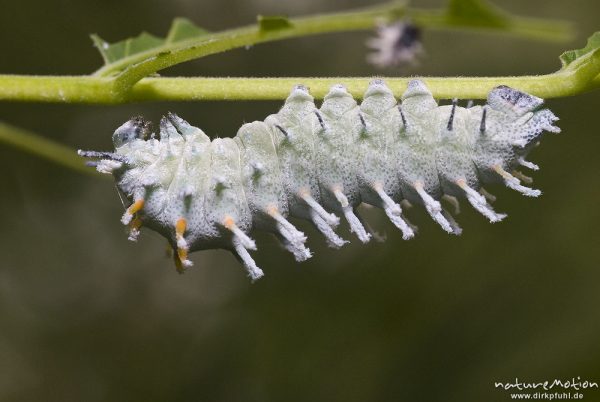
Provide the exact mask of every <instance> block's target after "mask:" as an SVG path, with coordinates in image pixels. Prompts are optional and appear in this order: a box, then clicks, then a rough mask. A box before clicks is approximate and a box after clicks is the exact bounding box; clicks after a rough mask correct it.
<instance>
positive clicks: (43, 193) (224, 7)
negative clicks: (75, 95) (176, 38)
mask: <svg viewBox="0 0 600 402" xmlns="http://www.w3.org/2000/svg"><path fill="white" fill-rule="evenodd" d="M367 4H369V2H367V1H359V0H336V1H328V2H323V1H316V0H306V1H280V0H252V1H249V0H235V1H227V2H226V1H218V0H210V1H193V0H176V1H164V0H163V1H158V0H143V1H142V0H136V1H116V0H106V1H102V2H99V1H76V0H60V1H59V0H50V1H49V0H21V1H19V2H17V1H3V2H2V11H1V14H0V34H1V35H0V37H1V38H2V40H1V42H0V52H1V54H2V57H0V72H1V73H39V74H86V73H89V72H92V71H94V70H95V69H96V68H98V67H99V66H100V65H101V59H100V56H99V55H98V54H97V52H96V50H95V49H94V48H93V47H92V45H91V41H90V39H89V38H88V34H89V33H98V34H100V35H101V36H102V37H103V38H105V39H107V40H109V41H116V40H120V39H123V38H125V37H128V36H132V35H136V34H137V33H139V32H140V31H142V30H147V31H149V32H151V33H154V34H157V35H161V34H164V33H165V32H166V31H167V29H168V27H169V25H170V21H171V19H172V18H173V17H175V16H186V17H188V18H189V19H191V20H193V21H194V22H196V23H197V24H199V25H200V26H203V27H206V28H208V29H211V30H219V29H223V28H226V27H233V26H238V25H242V24H246V23H250V22H252V21H253V20H254V17H255V15H256V14H259V13H260V14H281V13H283V14H290V15H298V14H305V13H316V12H322V11H333V10H339V9H344V8H349V7H354V6H360V5H367ZM414 4H415V5H422V6H429V5H437V4H439V2H419V1H415V2H414ZM497 4H498V5H501V6H502V7H504V8H506V9H508V10H510V11H512V12H515V13H519V14H524V15H531V16H538V17H553V18H564V19H567V20H570V21H573V22H574V23H575V24H576V26H577V30H578V37H577V39H576V40H574V41H573V42H571V43H567V44H548V43H533V42H529V41H526V40H522V39H516V38H511V37H503V36H495V35H486V34H479V33H476V34H473V33H464V32H462V33H461V32H439V31H426V32H425V34H424V42H425V43H424V45H425V48H426V55H425V56H424V57H423V58H422V59H421V65H420V67H419V68H417V69H415V70H411V71H410V73H411V74H419V75H447V76H450V75H509V74H514V75H521V74H535V73H546V72H552V71H554V70H556V69H558V67H559V62H558V55H559V54H560V53H561V52H562V50H564V49H569V48H578V47H582V46H583V44H584V43H585V38H586V37H587V36H589V35H590V34H591V33H592V32H593V31H595V30H598V29H600V24H599V23H598V22H599V21H598V15H600V3H599V2H598V1H596V0H575V1H569V2H566V1H564V0H547V1H531V2H523V1H517V0H511V1H498V2H497ZM369 35H370V34H369V33H366V32H363V33H352V34H334V35H326V36H320V37H318V38H303V39H294V40H288V41H285V42H279V43H272V44H266V45H260V46H255V47H253V48H251V49H249V50H236V51H232V52H230V53H227V54H223V55H216V56H211V57H209V58H206V59H204V60H201V61H197V62H191V63H188V64H185V65H181V66H178V67H176V68H173V69H171V70H168V71H165V72H164V74H165V75H208V76H212V75H215V76H228V75H231V76H278V75H280V76H283V75H287V76H289V75H304V76H310V75H318V76H343V75H367V76H368V75H375V74H381V73H383V74H388V75H394V74H399V73H398V72H397V71H384V72H378V71H375V70H374V69H373V68H372V67H371V66H369V65H368V64H367V63H366V62H365V52H366V49H365V46H364V42H365V40H366V38H367V37H368V36H369ZM599 95H600V93H598V92H596V93H591V94H586V95H580V96H577V97H573V98H562V99H556V100H551V101H549V102H548V105H549V106H550V107H551V108H552V110H553V111H554V112H555V113H556V114H557V115H558V116H560V118H561V121H560V122H559V123H560V124H559V125H560V126H561V128H562V130H563V133H562V134H560V135H557V136H553V135H548V136H546V137H545V139H544V141H543V143H542V146H540V147H539V148H537V149H536V150H535V151H534V152H533V154H532V155H531V157H530V159H531V160H533V161H534V162H536V163H538V164H540V165H541V167H542V170H541V171H540V172H537V173H535V174H534V177H535V186H536V187H537V188H541V189H542V190H543V191H544V195H543V196H542V197H541V198H539V199H527V198H524V197H522V196H520V195H518V194H517V193H515V192H512V191H510V190H507V189H504V188H500V187H496V188H492V189H491V190H493V191H492V192H493V193H494V194H496V195H497V196H499V198H498V201H497V203H496V204H495V205H496V209H497V210H498V211H504V212H508V214H509V217H508V219H506V220H505V221H504V222H502V223H500V224H495V225H490V224H489V223H487V221H486V220H485V219H484V218H483V217H482V216H479V215H478V214H477V213H475V212H473V211H472V210H471V209H470V208H469V207H468V205H464V206H463V212H462V213H461V214H460V215H459V217H458V220H459V222H460V224H461V225H462V227H463V229H464V234H463V235H462V236H461V237H452V236H448V235H446V234H445V233H443V232H442V231H441V230H440V229H439V227H437V225H436V224H435V223H433V222H432V221H431V220H430V219H429V218H428V216H426V213H425V212H424V211H423V210H420V209H418V208H414V209H413V210H411V211H409V212H408V216H409V218H410V219H411V220H412V221H413V222H414V223H416V224H418V225H419V228H420V232H419V234H418V236H417V237H416V238H415V239H414V240H411V241H408V242H406V241H402V239H401V236H400V233H399V232H398V231H397V230H395V228H393V227H392V225H391V224H390V223H388V222H387V220H386V218H385V216H384V215H383V214H382V213H380V212H379V211H375V210H369V211H366V212H365V213H366V215H367V217H368V220H369V221H370V222H371V223H372V225H373V226H374V227H376V229H378V230H379V231H380V232H385V233H386V234H387V241H386V242H385V243H376V242H372V243H371V244H368V245H366V246H363V245H360V244H358V242H357V241H356V240H355V239H354V238H352V237H351V236H350V235H349V234H348V232H347V229H345V228H344V229H342V233H343V234H344V236H345V237H346V238H349V239H352V243H351V244H350V245H349V246H347V247H344V248H343V249H341V250H339V251H334V250H330V249H328V248H327V247H325V245H324V241H323V239H322V237H321V236H320V235H319V234H318V233H315V231H314V230H312V228H309V227H308V226H307V225H304V224H301V228H302V229H303V230H305V231H306V232H307V233H308V234H309V246H310V248H311V249H312V250H313V251H314V254H315V255H314V257H313V258H312V259H311V260H309V261H308V262H306V263H303V264H296V263H295V262H294V261H293V259H292V258H291V257H290V255H288V253H286V252H284V251H282V250H280V249H279V247H277V245H276V244H275V242H274V241H273V240H272V239H271V238H270V237H268V236H265V235H262V234H257V235H256V238H257V240H258V243H259V250H258V252H256V253H254V256H255V258H256V260H257V262H258V264H259V265H260V266H261V267H262V268H263V269H264V271H265V273H266V276H265V277H264V278H263V279H261V280H260V281H258V282H257V283H256V284H254V285H251V284H250V283H249V281H248V280H247V278H246V276H245V272H244V271H243V269H242V267H241V266H240V265H239V264H238V263H237V262H236V261H235V260H234V258H233V257H232V256H231V255H230V254H229V253H227V252H224V251H208V252H201V253H196V254H193V255H192V259H193V260H194V262H195V266H194V267H193V269H190V270H189V271H188V272H187V273H186V274H184V275H178V274H176V273H175V271H174V268H173V264H172V261H171V260H170V259H168V258H166V257H165V252H164V247H165V245H164V240H163V239H162V238H161V237H160V236H158V235H157V234H155V233H151V232H148V231H145V232H143V233H142V236H141V238H140V240H139V242H138V243H137V244H133V243H130V242H128V241H127V240H126V238H127V235H126V233H125V230H124V229H123V227H122V225H121V224H120V222H119V217H120V215H121V213H122V207H121V204H120V202H119V199H118V197H117V194H116V192H115V189H114V186H113V184H112V182H111V181H110V180H100V179H97V178H94V177H93V176H86V175H82V174H79V173H77V172H73V171H69V170H66V169H64V168H61V167H58V166H56V165H52V164H50V163H48V162H46V161H44V160H41V159H38V158H36V157H34V156H31V155H29V154H24V153H21V152H18V151H15V150H14V149H12V148H10V147H8V146H6V145H4V144H0V169H1V171H2V174H1V175H0V189H1V190H0V191H1V193H0V211H1V212H0V217H1V219H2V221H3V224H2V225H1V226H0V241H1V246H0V250H1V251H2V253H1V256H0V400H2V401H32V400H44V401H71V400H72V401H77V400H85V401H108V400H111V401H125V400H127V401H131V400H145V401H192V400H200V401H213V400H214V401H233V400H239V401H271V400H273V401H275V400H278V401H283V400H287V401H326V400H327V401H332V400H340V401H342V400H343V401H383V400H411V401H442V400H443V401H480V400H487V401H504V400H509V398H508V395H507V393H506V392H504V391H499V390H496V389H494V386H493V383H494V381H511V380H514V378H515V377H519V378H520V379H524V380H531V381H539V380H546V379H547V380H552V379H554V378H571V377H577V376H581V377H582V378H587V379H590V380H595V381H600V343H599V342H598V340H599V339H600V313H599V310H598V306H599V305H600V291H599V290H600V281H599V280H600V270H599V269H598V268H600V264H599V257H600V253H599V244H600V242H599V240H600V237H599V236H598V224H599V223H600V213H599V209H598V201H599V200H600V197H599V196H600V192H599V186H598V176H599V174H600V169H599V163H598V156H597V155H598V148H599V147H600V136H598V127H597V124H598V110H599V107H600V96H599ZM279 105H280V102H230V103H226V102H205V103H167V102H163V103H152V104H149V103H148V104H132V105H121V106H85V105H55V104H47V105H45V104H14V103H13V104H9V103H2V104H0V119H2V120H5V121H6V122H8V123H11V124H14V125H17V126H21V127H24V128H27V129H30V130H32V131H36V132H39V133H42V134H44V135H46V136H48V137H50V138H53V139H55V140H57V141H60V142H62V143H65V144H68V145H70V146H72V147H73V148H84V149H106V150H109V149H110V148H111V142H110V137H111V133H112V132H113V130H114V129H115V128H116V127H117V126H119V125H120V124H121V123H122V122H123V121H125V120H126V119H128V118H129V117H130V116H132V115H137V114H143V115H144V116H146V117H147V118H149V119H152V120H154V121H158V119H159V118H160V116H161V115H162V114H163V113H165V112H166V111H168V110H172V111H176V112H177V113H178V114H180V115H181V116H182V117H184V118H186V119H187V120H189V121H190V122H192V123H193V124H195V125H198V126H200V127H202V128H203V129H204V130H205V131H206V132H207V133H209V134H210V135H212V136H230V135H232V134H234V133H235V132H236V130H237V128H238V127H239V126H240V125H241V124H242V123H243V122H248V121H252V120H256V119H263V118H264V117H265V116H266V115H268V114H270V113H272V112H274V111H276V110H277V108H278V107H279ZM585 400H588V401H590V400H592V401H593V400H600V391H599V390H592V391H588V392H586V393H585Z"/></svg>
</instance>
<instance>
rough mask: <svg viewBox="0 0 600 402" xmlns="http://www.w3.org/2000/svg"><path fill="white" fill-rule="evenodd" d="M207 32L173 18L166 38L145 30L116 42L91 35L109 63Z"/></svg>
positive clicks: (188, 22) (183, 19)
mask: <svg viewBox="0 0 600 402" xmlns="http://www.w3.org/2000/svg"><path fill="white" fill-rule="evenodd" d="M207 33H208V31H206V30H205V29H202V28H200V27H198V26H196V25H194V23H192V22H191V21H189V20H188V19H186V18H175V19H174V20H173V23H172V24H171V28H170V29H169V32H168V34H167V36H166V38H164V39H163V38H159V37H157V36H154V35H151V34H149V33H147V32H142V33H141V34H139V35H138V36H136V37H134V38H128V39H125V40H122V41H119V42H116V43H108V42H106V41H105V40H103V39H102V38H100V37H99V36H98V35H91V37H92V41H93V42H94V45H95V46H96V48H98V51H99V52H100V54H101V55H102V58H103V59H104V64H105V65H109V64H111V63H115V62H117V61H120V60H122V59H125V58H127V57H130V56H135V55H138V54H140V53H144V52H148V51H153V50H157V49H159V48H161V47H163V46H166V45H176V44H177V43H178V42H184V41H186V40H188V39H192V38H198V37H201V36H204V35H206V34H207Z"/></svg>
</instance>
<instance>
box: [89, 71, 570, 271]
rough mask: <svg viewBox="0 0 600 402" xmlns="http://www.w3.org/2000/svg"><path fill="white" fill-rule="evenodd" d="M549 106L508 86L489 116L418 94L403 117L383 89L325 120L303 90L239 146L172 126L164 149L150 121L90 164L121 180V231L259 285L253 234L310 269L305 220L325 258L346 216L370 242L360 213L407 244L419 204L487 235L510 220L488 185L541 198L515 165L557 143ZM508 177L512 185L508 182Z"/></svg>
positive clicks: (135, 123)
mask: <svg viewBox="0 0 600 402" xmlns="http://www.w3.org/2000/svg"><path fill="white" fill-rule="evenodd" d="M542 104H543V100H542V99H540V98H537V97H535V96H532V95H528V94H526V93H523V92H519V91H517V90H514V89H511V88H509V87H506V86H500V87H497V88H495V89H494V90H492V91H491V92H490V93H489V95H488V99H487V104H486V105H484V106H472V107H467V108H464V107H459V106H458V105H457V103H456V102H453V103H452V105H446V106H438V104H437V103H436V101H435V100H434V98H433V97H432V95H431V93H430V92H429V90H428V89H427V87H426V86H425V85H424V84H423V83H422V82H421V81H418V80H414V81H411V82H410V83H409V85H408V89H407V90H406V92H405V93H404V94H403V95H402V102H401V104H399V103H397V101H396V99H395V98H394V95H393V94H392V91H391V90H390V89H389V88H388V87H387V86H386V85H385V84H384V82H383V81H381V80H374V81H373V82H371V84H370V85H369V88H368V89H367V91H366V93H365V95H364V100H363V102H362V103H361V104H360V105H358V104H357V103H356V101H355V100H354V99H353V98H352V96H351V95H350V94H349V93H348V92H347V91H346V89H345V88H344V87H343V86H342V85H335V86H333V87H332V88H331V90H330V92H329V94H328V95H327V96H326V97H325V100H324V102H323V104H322V105H321V108H320V109H317V108H316V107H315V104H314V100H313V98H312V96H311V95H310V94H309V92H308V89H307V88H305V87H304V86H302V85H298V86H296V87H295V88H294V89H293V90H292V92H291V94H290V96H289V97H288V98H287V100H286V102H285V104H284V106H283V107H282V108H281V110H280V111H279V112H278V113H277V114H273V115H271V116H269V117H267V118H266V120H265V121H264V122H260V121H256V122H253V123H248V124H244V125H243V126H242V127H241V128H240V129H239V131H238V133H237V136H236V137H234V138H217V139H214V140H212V141H211V140H210V138H209V137H208V136H206V134H204V132H202V130H200V129H199V128H196V127H193V126H191V125H190V124H188V123H187V122H186V121H184V120H182V119H181V118H179V117H177V116H176V115H174V114H169V115H168V116H167V117H165V118H163V119H162V121H161V123H160V139H156V138H154V135H153V134H152V135H151V136H150V137H149V138H148V134H149V133H148V131H149V129H148V126H147V125H146V124H145V123H144V121H143V120H142V119H140V118H136V119H132V120H130V121H128V122H127V123H125V124H123V125H122V126H121V127H119V128H118V129H117V130H116V131H115V133H114V135H113V142H114V145H115V152H114V153H108V152H93V151H80V152H79V153H80V155H82V156H85V157H91V158H99V159H100V161H98V162H91V164H92V165H93V166H96V167H97V169H98V171H100V172H102V173H110V174H112V175H113V176H114V177H115V180H116V182H117V185H118V187H119V189H120V190H121V191H122V192H123V193H124V194H125V195H126V196H127V198H128V199H129V200H130V201H131V205H130V206H129V207H128V208H127V210H126V211H125V214H124V215H123V218H122V222H123V223H124V224H126V225H130V227H131V229H130V230H131V231H130V239H132V240H135V239H136V238H137V236H138V234H139V229H140V227H141V225H142V224H143V225H144V226H147V227H149V228H151V229H153V230H156V231H158V232H160V233H161V234H163V235H164V236H165V237H166V238H167V239H168V240H169V242H170V244H171V246H172V247H173V249H174V250H176V253H175V258H176V263H177V264H178V267H179V269H183V267H187V266H190V265H192V262H191V261H190V260H189V259H188V252H191V251H195V250H201V249H210V248H225V249H229V250H232V251H233V253H234V254H235V255H236V256H237V257H238V258H239V259H240V260H241V262H242V263H243V264H244V266H245V268H246V269H247V271H248V274H249V276H250V277H251V278H252V279H253V280H254V279H257V278H260V277H261V276H262V275H263V272H262V271H261V269H260V268H258V267H257V266H256V263H255V262H254V260H253V259H252V257H251V256H250V254H249V253H248V250H254V249H256V245H255V242H254V241H253V240H252V239H251V238H250V237H249V233H250V231H251V230H253V229H258V230H265V231H269V232H271V233H273V234H274V235H275V236H276V237H277V238H278V239H279V240H280V241H281V243H282V244H283V246H284V247H285V248H286V249H287V250H289V251H290V252H292V253H293V254H294V256H295V258H296V260H297V261H303V260H305V259H307V258H309V257H311V252H310V250H309V249H308V248H306V246H305V244H304V243H305V241H306V236H305V235H304V233H302V232H301V231H300V230H298V229H297V228H296V227H295V226H294V225H292V223H290V222H289V220H288V217H290V216H292V217H295V218H301V219H306V220H308V221H310V222H312V223H313V224H314V226H315V227H316V228H317V229H318V230H319V231H320V232H321V233H322V234H323V235H324V236H325V238H326V239H327V241H328V243H329V245H331V246H332V247H340V246H342V245H343V244H344V243H346V241H345V240H343V239H342V238H341V237H340V236H338V235H337V234H336V233H335V231H334V229H335V228H336V227H337V226H338V224H339V218H338V215H343V216H344V218H345V219H346V221H347V222H348V224H349V227H350V230H351V231H352V232H353V233H354V234H355V235H356V236H357V237H358V238H359V239H360V240H361V241H362V242H368V241H369V239H370V237H371V233H370V230H368V229H366V228H365V226H364V225H363V223H362V222H361V219H360V218H359V216H357V213H356V208H357V207H358V205H359V204H360V203H362V202H364V203H367V204H371V205H374V206H376V207H379V208H382V209H383V210H384V211H385V213H386V215H387V216H388V218H389V219H390V220H391V222H392V223H393V224H394V225H395V226H397V227H398V228H399V229H400V230H401V231H402V234H403V238H404V239H409V238H411V237H413V236H414V231H415V227H414V226H413V225H411V224H410V223H409V222H408V221H407V220H406V219H405V217H404V216H403V213H402V208H401V206H400V205H401V204H403V203H412V204H422V205H424V206H425V209H426V210H427V212H428V213H429V215H431V217H432V218H433V219H434V220H435V221H436V222H437V223H438V224H439V225H440V226H441V227H442V229H444V230H445V231H447V232H449V233H453V234H460V232H461V229H460V227H459V226H458V225H457V223H456V222H455V220H454V219H453V218H452V216H451V215H450V214H449V213H448V212H447V211H446V210H445V209H444V208H442V206H441V204H440V200H441V199H442V198H447V199H448V200H450V201H451V202H454V203H455V202H456V199H457V198H466V199H467V200H468V202H469V203H470V204H471V205H472V206H473V207H474V208H475V209H476V210H477V211H479V212H480V213H482V214H483V215H484V216H485V217H487V218H488V219H489V220H490V221H491V222H497V221H500V220H502V219H503V218H504V217H505V215H504V214H499V213H496V212H495V211H494V210H493V209H492V207H491V206H490V205H489V203H488V201H490V200H491V199H492V198H493V196H492V195H490V194H489V193H487V192H486V191H485V190H483V188H482V187H481V185H482V183H493V182H500V183H504V184H505V185H506V186H508V187H510V188H512V189H514V190H517V191H519V192H521V193H523V194H524V195H527V196H533V197H536V196H538V195H539V194H540V191H538V190H533V189H531V188H528V187H525V186H523V185H522V184H521V181H525V182H527V181H528V180H529V179H528V178H527V177H526V176H524V175H522V174H521V173H519V172H514V169H515V168H516V167H517V166H518V165H522V166H525V167H528V168H530V169H533V170H537V166H536V165H534V164H533V163H531V162H528V161H526V160H525V159H524V157H525V155H526V154H527V153H528V152H529V150H530V149H531V147H532V146H534V145H535V144H536V143H537V142H538V140H539V138H540V136H541V134H542V132H543V131H549V132H555V133H557V132H559V131H560V129H559V128H558V127H555V126H554V125H553V123H554V122H555V121H556V120H558V119H557V117H556V116H554V114H552V112H550V111H549V110H548V109H542V108H541V106H542ZM509 172H512V173H509Z"/></svg>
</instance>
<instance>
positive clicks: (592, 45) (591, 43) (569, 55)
mask: <svg viewBox="0 0 600 402" xmlns="http://www.w3.org/2000/svg"><path fill="white" fill-rule="evenodd" d="M597 49H600V31H597V32H594V33H593V34H592V36H590V37H589V38H588V40H587V44H586V45H585V47H583V48H581V49H574V50H567V51H566V52H564V53H563V54H561V55H560V61H561V63H562V66H563V69H564V68H565V67H567V66H568V65H569V64H571V63H573V62H574V61H575V60H577V59H580V58H582V57H585V56H587V55H589V54H591V53H592V52H594V51H595V50H597Z"/></svg>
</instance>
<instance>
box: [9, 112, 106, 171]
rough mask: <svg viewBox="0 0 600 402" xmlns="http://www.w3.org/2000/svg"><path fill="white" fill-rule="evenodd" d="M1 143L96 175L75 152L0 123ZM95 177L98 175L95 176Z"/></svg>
mask: <svg viewBox="0 0 600 402" xmlns="http://www.w3.org/2000/svg"><path fill="white" fill-rule="evenodd" d="M0 142H5V143H7V144H9V145H12V146H14V147H16V148H18V149H21V150H23V151H25V152H30V153H32V154H34V155H37V156H40V157H42V158H45V159H48V160H49V161H51V162H54V163H57V164H59V165H62V166H64V167H67V168H69V169H74V170H77V171H79V172H82V173H88V174H93V173H94V169H92V168H90V167H87V166H85V163H84V160H83V159H82V158H80V157H79V156H77V153H76V152H75V150H73V149H71V148H69V147H67V146H65V145H62V144H59V143H57V142H54V141H52V140H49V139H46V138H44V137H41V136H39V135H37V134H34V133H32V132H30V131H27V130H24V129H22V128H18V127H14V126H11V125H9V124H6V123H2V122H0ZM94 176H98V175H95V174H94Z"/></svg>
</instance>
